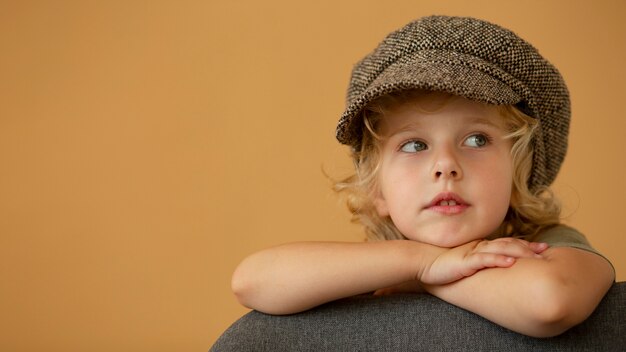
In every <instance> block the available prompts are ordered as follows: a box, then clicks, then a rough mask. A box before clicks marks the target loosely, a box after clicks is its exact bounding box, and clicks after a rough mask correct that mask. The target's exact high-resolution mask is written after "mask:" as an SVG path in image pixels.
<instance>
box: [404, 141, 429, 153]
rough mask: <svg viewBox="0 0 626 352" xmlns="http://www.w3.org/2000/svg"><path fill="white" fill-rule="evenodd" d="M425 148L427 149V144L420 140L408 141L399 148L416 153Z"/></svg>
mask: <svg viewBox="0 0 626 352" xmlns="http://www.w3.org/2000/svg"><path fill="white" fill-rule="evenodd" d="M426 149H428V146H427V145H426V143H424V142H421V141H409V142H406V143H404V144H402V145H401V146H400V150H401V151H403V152H405V153H417V152H421V151H422V150H426Z"/></svg>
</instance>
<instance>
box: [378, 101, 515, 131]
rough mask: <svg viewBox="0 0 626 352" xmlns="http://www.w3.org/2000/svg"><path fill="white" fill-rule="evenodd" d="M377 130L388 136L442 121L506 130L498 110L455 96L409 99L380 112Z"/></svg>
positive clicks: (494, 107) (495, 107)
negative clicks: (432, 121)
mask: <svg viewBox="0 0 626 352" xmlns="http://www.w3.org/2000/svg"><path fill="white" fill-rule="evenodd" d="M382 115H383V116H382V118H381V120H380V121H378V126H377V128H376V129H377V130H378V131H379V132H382V133H383V134H388V133H389V132H393V131H394V130H397V129H403V128H407V127H411V126H415V127H425V126H427V125H428V123H429V121H430V118H437V117H440V118H441V117H445V118H446V120H447V121H449V122H450V123H453V124H463V125H465V124H472V125H488V126H493V127H497V128H501V129H505V128H506V123H505V119H504V118H503V116H502V114H501V112H500V109H498V107H497V106H495V105H488V104H484V103H480V102H476V101H473V100H469V99H465V98H462V97H458V96H452V95H448V94H443V93H432V94H425V95H420V96H415V97H410V98H408V99H406V100H404V101H402V102H398V103H397V104H394V105H392V106H388V107H387V108H386V109H384V113H383V114H382Z"/></svg>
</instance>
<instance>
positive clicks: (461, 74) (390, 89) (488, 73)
mask: <svg viewBox="0 0 626 352" xmlns="http://www.w3.org/2000/svg"><path fill="white" fill-rule="evenodd" d="M428 54H429V53H425V52H421V53H420V55H419V56H414V57H413V58H410V59H408V60H407V59H404V60H402V61H398V62H395V63H393V64H391V65H389V66H388V67H387V69H386V70H385V71H383V72H382V73H380V74H379V75H378V77H377V78H376V79H375V80H374V81H373V82H372V83H371V84H370V85H369V86H368V87H367V88H366V89H365V90H364V91H362V92H361V93H360V94H358V96H356V97H355V98H354V99H351V100H352V103H351V104H349V105H348V107H347V108H346V110H345V111H344V113H343V115H342V117H341V120H340V122H339V125H338V127H337V139H338V140H339V141H340V142H341V143H343V144H348V145H352V146H358V145H359V144H360V141H361V137H362V130H363V121H361V111H362V110H363V108H364V107H365V106H366V105H367V104H368V103H370V102H371V101H373V100H375V99H377V98H379V97H381V96H383V95H387V94H390V93H394V92H398V91H402V90H410V89H423V90H428V91H439V92H446V93H449V94H452V95H457V96H461V97H464V98H467V99H470V100H475V101H479V102H483V103H487V104H492V105H515V104H518V103H519V102H521V101H522V99H523V98H522V96H521V95H520V94H518V93H517V92H515V91H514V90H513V89H512V88H511V86H514V84H511V83H512V82H511V81H517V80H516V79H515V78H514V77H511V76H510V75H508V74H507V73H506V72H504V71H503V70H501V69H499V68H498V67H494V66H493V65H491V64H488V63H487V62H485V61H483V60H482V59H480V58H477V57H473V56H468V55H459V54H455V55H453V56H452V55H449V54H448V55H447V56H448V57H445V56H442V52H441V51H438V52H437V53H430V54H431V55H428ZM434 58H436V61H435V60H433V59H434ZM516 83H519V82H516Z"/></svg>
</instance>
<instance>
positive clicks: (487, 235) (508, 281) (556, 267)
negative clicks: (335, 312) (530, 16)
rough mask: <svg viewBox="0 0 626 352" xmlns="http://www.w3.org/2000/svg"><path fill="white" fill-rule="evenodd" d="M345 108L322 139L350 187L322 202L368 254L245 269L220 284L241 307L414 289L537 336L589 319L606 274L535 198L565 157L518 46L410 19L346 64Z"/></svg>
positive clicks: (554, 80)
mask: <svg viewBox="0 0 626 352" xmlns="http://www.w3.org/2000/svg"><path fill="white" fill-rule="evenodd" d="M347 103H348V104H347V108H346V111H345V112H344V114H343V116H342V118H341V120H340V121H339V124H338V127H337V138H338V139H339V141H340V142H342V143H344V144H348V145H350V146H351V147H352V151H353V158H354V161H355V168H356V173H355V175H354V176H352V177H350V178H348V179H346V180H344V181H342V182H338V183H337V184H336V189H337V190H339V191H342V192H345V193H347V196H348V206H349V208H350V210H351V211H352V213H353V214H354V219H355V220H356V221H360V222H361V223H362V224H363V225H364V226H365V229H366V232H367V234H368V237H369V241H366V242H363V243H313V242H310V243H293V244H287V245H283V246H279V247H275V248H271V249H267V250H264V251H261V252H258V253H256V254H253V255H251V256H250V257H248V258H246V259H245V260H244V261H243V262H242V263H241V264H240V265H239V267H238V268H237V270H236V271H235V274H234V275H233V283H232V285H233V291H234V292H235V295H236V296H237V298H238V299H239V301H240V302H241V303H242V304H243V305H245V306H247V307H250V308H253V309H256V310H259V311H262V312H266V313H269V314H290V313H297V312H300V311H303V310H306V309H309V308H312V307H315V306H317V305H320V304H322V303H325V302H329V301H331V300H336V299H339V298H343V297H348V296H351V295H357V294H363V293H368V292H374V293H375V294H390V293H393V292H399V291H417V292H419V291H426V292H428V293H430V294H432V295H435V296H437V297H439V298H441V299H443V300H445V301H447V302H450V303H452V304H454V305H457V306H459V307H462V308H464V309H467V310H469V311H472V312H475V313H477V314H479V315H481V316H483V317H485V318H487V319H489V320H491V321H493V322H495V323H497V324H500V325H502V326H504V327H507V328H509V329H512V330H514V331H517V332H520V333H523V334H527V335H531V336H537V337H545V336H554V335H557V334H560V333H562V332H563V331H565V330H567V329H568V328H570V327H572V326H574V325H576V324H578V323H580V322H582V321H583V320H584V319H586V318H587V317H588V316H589V315H590V314H591V312H593V310H594V309H595V307H596V306H597V304H598V303H599V302H600V300H601V299H602V297H603V296H604V294H605V293H606V292H607V290H608V289H609V287H610V286H611V284H612V282H613V279H614V272H613V269H612V266H611V265H610V263H609V262H608V261H607V260H606V259H605V258H604V257H602V256H601V255H599V254H598V253H597V252H596V251H595V250H594V249H593V248H591V247H590V245H589V244H588V242H587V241H586V239H585V238H584V236H582V235H581V234H580V233H578V232H577V231H575V230H574V229H571V228H568V227H565V226H563V225H560V224H559V213H560V207H559V205H558V202H557V201H556V200H555V198H554V197H553V195H552V193H551V192H550V191H549V189H548V186H549V185H550V184H551V182H552V181H553V180H554V178H555V176H556V174H557V172H558V169H559V167H560V165H561V162H562V160H563V157H564V155H565V151H566V146H567V132H568V126H569V96H568V93H567V88H566V87H565V84H564V83H563V80H562V78H561V76H560V75H559V73H558V71H557V70H556V69H555V68H554V67H553V66H552V65H551V64H549V63H548V62H547V61H545V60H544V59H543V58H542V57H541V56H540V55H539V54H538V52H537V51H536V50H535V49H534V48H533V47H532V46H531V45H529V44H528V43H526V42H525V41H523V40H522V39H520V38H519V37H518V36H516V35H515V34H513V33H512V32H510V31H508V30H506V29H503V28H501V27H499V26H496V25H493V24H490V23H487V22H484V21H481V20H477V19H472V18H457V17H444V16H432V17H426V18H422V19H419V20H417V21H414V22H412V23H410V24H408V25H407V26H405V27H404V28H402V29H400V30H398V31H396V32H393V33H391V34H390V35H389V36H388V37H387V38H386V39H385V40H384V41H383V42H382V43H381V44H380V45H379V46H378V48H377V49H376V50H375V51H374V52H372V53H371V54H370V55H368V56H367V57H365V58H364V59H363V60H362V61H361V62H359V63H358V64H357V65H356V66H355V68H354V70H353V73H352V79H351V82H350V87H349V91H348V101H347ZM416 299H419V298H418V297H416Z"/></svg>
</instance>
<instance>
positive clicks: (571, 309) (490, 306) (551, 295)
mask: <svg viewBox="0 0 626 352" xmlns="http://www.w3.org/2000/svg"><path fill="white" fill-rule="evenodd" d="M542 256H543V257H544V258H543V259H535V258H522V259H519V260H518V261H517V262H516V263H515V265H513V266H512V267H510V268H507V269H506V270H505V269H500V268H494V269H489V270H482V271H480V272H478V273H476V274H475V275H473V276H470V277H467V278H464V279H462V280H459V281H456V282H453V283H450V284H446V285H430V286H429V285H426V287H425V288H426V290H427V291H429V292H430V293H431V294H433V295H435V296H437V297H439V298H441V299H443V300H445V301H447V302H450V303H452V304H454V305H457V306H459V307H461V308H464V309H467V310H469V311H472V312H474V313H476V314H479V315H481V316H483V317H485V318H487V319H489V320H491V321H493V322H495V323H497V324H499V325H502V326H504V327H506V328H509V329H511V330H514V331H517V332H520V333H522V334H526V335H530V336H535V337H548V336H555V335H558V334H560V333H562V332H564V331H565V330H567V329H569V328H570V327H572V326H574V325H577V324H578V323H580V322H582V321H583V320H585V319H586V318H587V317H588V316H589V315H590V314H591V313H592V312H593V310H594V309H595V307H596V306H597V305H598V303H599V302H600V300H601V299H602V297H603V296H604V294H605V293H606V292H607V290H608V289H609V288H610V286H611V284H612V282H613V280H614V273H613V270H612V268H611V266H610V264H609V263H608V262H607V261H606V260H605V259H604V258H602V257H600V256H598V255H596V254H593V253H590V252H586V251H583V250H579V249H575V248H549V249H547V250H545V251H544V252H543V253H542Z"/></svg>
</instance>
